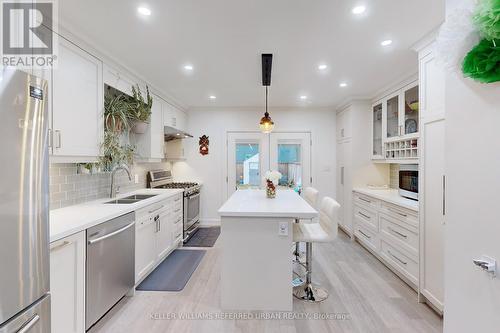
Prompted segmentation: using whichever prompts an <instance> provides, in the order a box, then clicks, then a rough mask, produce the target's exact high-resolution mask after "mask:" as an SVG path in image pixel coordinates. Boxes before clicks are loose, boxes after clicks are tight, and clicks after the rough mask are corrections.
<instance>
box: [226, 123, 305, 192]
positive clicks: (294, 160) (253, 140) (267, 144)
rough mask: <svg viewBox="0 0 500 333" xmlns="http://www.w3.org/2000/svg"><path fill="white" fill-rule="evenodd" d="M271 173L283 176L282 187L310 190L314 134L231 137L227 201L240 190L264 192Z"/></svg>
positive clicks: (229, 141) (258, 134) (229, 139)
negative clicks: (276, 171)
mask: <svg viewBox="0 0 500 333" xmlns="http://www.w3.org/2000/svg"><path fill="white" fill-rule="evenodd" d="M268 170H278V171H279V172H281V174H282V175H283V176H282V178H281V179H280V182H279V186H280V187H288V188H292V189H294V190H295V191H298V192H300V191H301V190H302V189H303V188H305V187H307V186H310V185H311V133H310V132H273V133H271V134H263V133H260V132H228V133H227V178H226V180H227V197H229V196H231V194H232V193H233V192H234V191H236V190H237V189H248V188H263V187H264V186H265V182H264V175H265V173H266V171H268Z"/></svg>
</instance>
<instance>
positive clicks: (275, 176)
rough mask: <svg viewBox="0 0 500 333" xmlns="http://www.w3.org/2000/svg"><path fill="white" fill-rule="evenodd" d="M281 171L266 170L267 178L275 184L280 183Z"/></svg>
mask: <svg viewBox="0 0 500 333" xmlns="http://www.w3.org/2000/svg"><path fill="white" fill-rule="evenodd" d="M281 176H282V175H281V173H280V172H279V171H275V170H273V171H267V172H266V177H265V179H266V180H269V181H271V182H272V183H273V184H274V185H278V182H279V180H280V179H281Z"/></svg>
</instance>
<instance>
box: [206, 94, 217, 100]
mask: <svg viewBox="0 0 500 333" xmlns="http://www.w3.org/2000/svg"><path fill="white" fill-rule="evenodd" d="M208 98H210V99H212V100H213V99H217V96H215V95H210V96H208Z"/></svg>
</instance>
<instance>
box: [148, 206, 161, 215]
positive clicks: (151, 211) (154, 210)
mask: <svg viewBox="0 0 500 333" xmlns="http://www.w3.org/2000/svg"><path fill="white" fill-rule="evenodd" d="M163 207H165V206H160V207H158V208H155V209H153V210H150V211H149V212H148V214H151V213H154V212H156V211H158V210H160V209H162V208H163Z"/></svg>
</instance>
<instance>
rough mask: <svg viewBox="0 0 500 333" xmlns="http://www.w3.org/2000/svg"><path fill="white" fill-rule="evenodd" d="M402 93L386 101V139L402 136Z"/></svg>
mask: <svg viewBox="0 0 500 333" xmlns="http://www.w3.org/2000/svg"><path fill="white" fill-rule="evenodd" d="M399 94H400V92H399V91H398V92H397V93H395V94H393V95H391V96H389V97H388V98H387V99H386V100H385V105H386V107H385V109H386V128H387V131H386V137H387V138H394V137H397V136H400V135H401V126H400V117H399V102H400V98H399V97H400V96H399Z"/></svg>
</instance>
